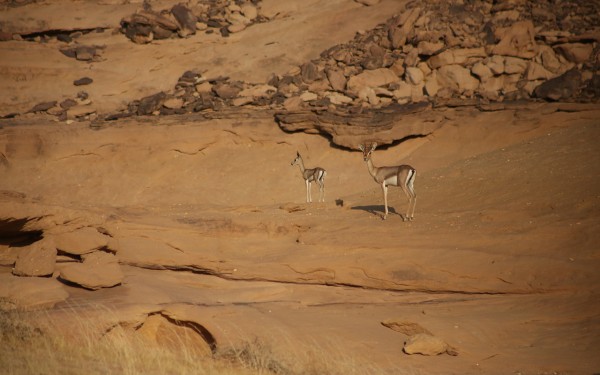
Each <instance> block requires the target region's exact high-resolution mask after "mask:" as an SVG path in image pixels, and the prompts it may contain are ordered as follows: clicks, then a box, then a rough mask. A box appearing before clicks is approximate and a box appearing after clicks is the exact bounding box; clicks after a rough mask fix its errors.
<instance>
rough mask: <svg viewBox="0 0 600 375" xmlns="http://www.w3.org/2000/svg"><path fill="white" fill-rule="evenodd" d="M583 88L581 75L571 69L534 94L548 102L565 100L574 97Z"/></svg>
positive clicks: (542, 85) (546, 83) (540, 87)
mask: <svg viewBox="0 0 600 375" xmlns="http://www.w3.org/2000/svg"><path fill="white" fill-rule="evenodd" d="M580 87H581V73H580V72H579V71H578V70H577V69H571V70H569V71H567V72H566V73H565V74H562V75H560V76H558V77H556V78H552V79H549V80H547V81H546V82H544V83H542V84H541V85H539V86H538V87H536V88H535V90H534V91H533V94H534V96H535V97H537V98H541V99H546V100H554V101H556V100H563V99H568V98H571V97H573V96H574V95H575V94H576V93H577V92H578V91H579V89H580Z"/></svg>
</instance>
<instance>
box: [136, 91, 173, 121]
mask: <svg viewBox="0 0 600 375" xmlns="http://www.w3.org/2000/svg"><path fill="white" fill-rule="evenodd" d="M166 97H167V94H165V93H164V92H159V93H158V94H154V95H150V96H146V97H144V98H142V99H140V103H139V105H138V108H137V114H138V115H140V116H144V115H150V114H152V113H154V112H155V111H157V110H159V109H160V107H161V106H162V104H163V102H164V101H165V99H166Z"/></svg>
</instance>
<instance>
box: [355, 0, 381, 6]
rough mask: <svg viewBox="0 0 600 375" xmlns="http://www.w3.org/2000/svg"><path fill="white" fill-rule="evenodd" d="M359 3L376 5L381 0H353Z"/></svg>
mask: <svg viewBox="0 0 600 375" xmlns="http://www.w3.org/2000/svg"><path fill="white" fill-rule="evenodd" d="M354 1H356V2H357V3H359V4H362V5H366V6H372V5H377V4H379V3H380V2H381V0H354Z"/></svg>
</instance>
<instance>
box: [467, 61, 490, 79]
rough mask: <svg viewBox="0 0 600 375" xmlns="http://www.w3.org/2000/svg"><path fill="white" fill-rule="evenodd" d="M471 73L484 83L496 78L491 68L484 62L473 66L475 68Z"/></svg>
mask: <svg viewBox="0 0 600 375" xmlns="http://www.w3.org/2000/svg"><path fill="white" fill-rule="evenodd" d="M471 73H473V74H474V75H476V76H477V77H479V80H480V81H482V82H485V81H487V80H488V79H489V78H490V77H493V76H494V73H493V72H492V70H491V69H490V67H489V66H487V65H485V64H484V63H482V62H478V63H477V64H475V65H473V68H471Z"/></svg>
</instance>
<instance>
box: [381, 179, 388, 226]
mask: <svg viewBox="0 0 600 375" xmlns="http://www.w3.org/2000/svg"><path fill="white" fill-rule="evenodd" d="M381 187H382V188H383V204H384V210H385V214H384V215H383V220H385V219H386V218H387V215H388V206H387V186H386V185H385V182H384V183H383V184H382V185H381Z"/></svg>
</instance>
